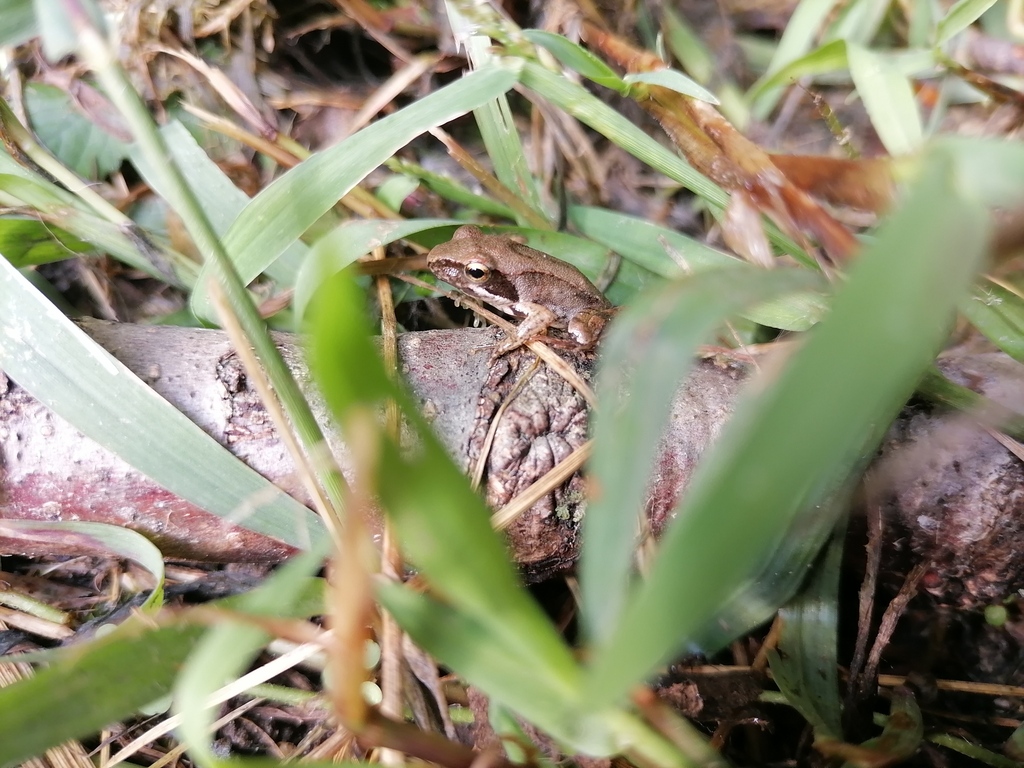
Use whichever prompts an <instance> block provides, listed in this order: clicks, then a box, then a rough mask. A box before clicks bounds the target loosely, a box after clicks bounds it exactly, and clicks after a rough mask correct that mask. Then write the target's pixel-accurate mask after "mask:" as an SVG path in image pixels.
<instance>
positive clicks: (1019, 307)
mask: <svg viewBox="0 0 1024 768" xmlns="http://www.w3.org/2000/svg"><path fill="white" fill-rule="evenodd" d="M960 311H961V312H963V313H964V315H966V316H967V319H968V320H970V321H971V324H972V325H973V326H974V327H975V328H977V329H978V330H979V331H981V332H982V333H983V334H985V338H987V339H988V340H989V341H991V342H992V343H993V344H995V345H996V346H997V347H999V348H1000V349H1001V350H1003V352H1005V353H1006V354H1008V355H1010V356H1011V357H1012V358H1013V359H1014V360H1018V361H1020V362H1022V363H1024V297H1022V296H1021V295H1020V294H1019V293H1016V292H1014V291H1011V290H1010V289H1009V288H1007V287H1006V286H1004V285H1000V284H999V283H995V282H992V281H991V280H984V281H982V283H981V284H980V285H978V286H977V287H975V289H974V293H973V295H972V296H971V297H970V298H967V299H965V300H964V301H963V302H962V303H961V304H960Z"/></svg>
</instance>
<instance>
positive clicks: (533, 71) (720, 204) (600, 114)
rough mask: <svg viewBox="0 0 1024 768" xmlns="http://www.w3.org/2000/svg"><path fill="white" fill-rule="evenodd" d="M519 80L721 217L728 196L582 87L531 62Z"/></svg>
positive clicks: (776, 239) (787, 243) (775, 238)
mask: <svg viewBox="0 0 1024 768" xmlns="http://www.w3.org/2000/svg"><path fill="white" fill-rule="evenodd" d="M520 80H521V82H522V84H523V85H524V86H525V87H527V88H529V89H531V90H533V91H536V92H537V93H538V94H540V95H541V96H543V97H544V98H545V99H547V100H548V101H550V102H551V103H553V104H554V105H556V106H557V107H559V108H560V109H562V110H564V111H565V112H567V113H568V114H570V115H572V116H573V117H575V118H576V119H577V120H579V121H580V122H582V123H584V124H586V125H588V126H590V127H591V128H593V129H594V130H595V131H597V132H598V133H600V134H601V135H602V136H604V137H606V138H607V139H608V140H609V141H611V142H614V143H615V144H617V145H618V146H620V147H622V148H623V149H625V150H626V151H627V152H629V153H630V154H631V155H633V156H635V157H637V158H638V159H640V160H642V161H644V162H645V163H647V164H648V165H650V166H651V167H652V168H654V169H655V170H657V171H660V172H661V173H664V174H665V175H666V176H668V177H669V178H670V179H673V180H674V181H677V182H679V183H680V184H682V185H683V186H684V187H686V188H687V189H689V190H691V191H692V192H694V193H695V194H696V195H698V196H700V197H702V198H703V199H705V200H707V201H708V202H709V203H710V204H711V206H712V207H713V209H714V210H715V213H716V215H719V216H721V212H722V211H724V210H725V208H726V206H727V205H728V204H729V196H728V195H727V194H726V193H725V191H724V190H723V189H722V188H721V187H719V186H718V185H717V184H715V183H714V182H712V181H711V180H710V179H708V178H707V177H705V176H704V175H702V174H701V173H699V172H698V171H697V170H696V169H695V168H693V166H691V165H690V164H689V163H687V162H686V161H685V160H683V159H682V158H681V157H679V156H678V155H676V154H673V152H672V151H671V150H669V149H668V148H666V147H664V146H662V145H661V144H659V143H658V142H657V141H655V140H654V139H653V138H651V137H650V136H648V135H647V134H646V133H644V131H643V130H642V129H641V128H640V127H639V126H637V125H636V124H634V123H633V122H631V121H630V120H629V119H627V118H626V117H624V116H623V115H621V114H620V113H618V112H616V111H615V110H614V109H612V107H610V106H609V105H608V104H605V103H604V102H603V101H601V100H600V99H599V98H597V97H596V96H594V95H593V94H592V93H590V92H589V91H587V89H586V88H584V87H583V86H581V85H579V84H577V83H573V82H571V81H570V80H568V79H567V78H565V77H562V76H560V75H557V74H555V73H554V72H550V71H549V70H547V69H544V68H543V67H541V66H540V65H538V64H534V63H532V62H526V63H525V64H524V65H523V69H522V71H521V72H520ZM766 231H767V232H768V237H769V239H770V240H771V241H772V243H774V244H775V245H777V246H778V247H779V248H781V249H782V250H783V251H785V252H786V253H790V254H793V255H794V256H796V257H797V258H799V259H801V260H803V261H805V262H806V263H813V262H812V259H811V258H810V257H809V256H808V255H807V254H806V253H804V250H803V249H802V248H800V246H798V245H797V244H796V243H795V242H793V240H792V238H789V237H786V236H785V235H783V234H782V233H781V232H780V231H779V229H778V227H776V226H775V225H774V224H771V223H769V224H768V226H767V228H766Z"/></svg>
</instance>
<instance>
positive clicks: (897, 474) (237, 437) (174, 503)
mask: <svg viewBox="0 0 1024 768" xmlns="http://www.w3.org/2000/svg"><path fill="white" fill-rule="evenodd" d="M84 327H85V329H86V330H87V332H88V333H89V334H90V335H91V336H92V337H93V338H94V339H96V340H97V341H98V342H99V343H100V344H101V345H102V346H104V347H105V348H106V349H108V350H109V351H110V352H111V353H112V354H114V356H115V357H117V358H118V359H119V360H121V361H122V362H123V363H124V364H125V365H127V366H128V367H129V368H130V369H132V370H133V371H135V372H136V373H137V374H138V375H139V376H140V377H142V378H143V379H144V380H145V381H147V383H149V384H150V386H152V387H153V388H154V389H155V390H156V391H157V392H159V393H160V394H161V395H162V396H163V397H164V398H166V399H167V400H168V401H169V402H171V403H172V404H173V405H175V407H177V408H179V409H180V410H181V411H183V412H184V413H185V414H186V415H188V416H189V417H190V418H191V419H192V420H193V421H195V422H196V423H197V424H198V425H199V426H200V427H202V428H203V429H204V430H205V431H206V432H207V433H209V434H210V435H212V436H213V437H214V438H215V439H217V440H218V441H219V442H221V443H222V444H223V445H225V446H227V447H228V448H229V449H230V450H232V451H233V452H234V453H235V454H236V455H238V456H239V457H241V458H242V459H243V460H244V461H246V462H247V463H248V464H249V465H250V466H252V467H253V468H254V469H256V470H257V471H258V472H260V473H261V474H263V475H264V476H266V477H267V478H269V479H271V480H272V481H273V482H275V483H277V484H278V485H280V486H281V487H283V488H285V489H286V490H287V491H288V492H289V493H292V494H293V495H294V496H296V497H297V498H299V499H302V491H301V489H300V488H299V487H298V485H297V483H296V482H295V481H294V478H293V467H292V464H291V461H290V458H289V457H288V456H287V454H286V453H285V452H284V450H283V448H282V447H281V445H280V442H279V441H278V440H277V437H276V434H275V433H274V430H273V429H272V427H271V426H270V424H269V423H268V421H267V419H266V415H265V413H264V411H263V409H262V407H261V406H260V405H259V403H258V401H257V400H256V398H255V396H254V395H253V394H252V393H251V391H250V390H249V389H248V388H247V387H246V386H245V382H244V373H242V371H241V368H240V366H239V365H238V363H237V361H236V360H234V358H233V356H232V355H231V353H230V349H229V346H228V343H227V341H226V338H225V336H224V334H222V333H221V332H219V331H210V330H195V329H182V328H171V327H140V326H131V325H124V324H111V323H101V322H95V321H90V322H88V323H87V324H85V325H84ZM493 333H494V332H493V331H492V330H480V331H470V330H460V331H435V332H426V333H415V334H405V335H404V336H402V337H401V339H400V358H401V361H402V369H403V374H404V376H405V377H406V379H407V381H408V382H409V385H410V387H411V388H412V390H413V392H414V394H415V396H416V398H417V399H418V402H419V404H420V405H421V407H422V408H423V410H424V412H425V413H427V414H428V415H429V417H430V418H431V420H432V422H433V424H434V426H435V429H436V430H437V432H438V434H439V435H440V437H441V439H442V440H443V442H444V443H445V444H446V445H447V446H448V448H449V450H450V451H451V453H452V455H453V456H454V457H455V459H456V461H457V462H458V463H459V464H460V465H462V466H465V465H466V451H467V446H468V444H469V442H470V439H471V436H472V434H473V432H474V430H475V429H476V424H475V422H476V420H477V418H478V410H479V404H478V398H479V396H480V392H481V387H482V386H483V383H484V382H485V380H487V379H488V377H490V378H492V379H493V378H494V376H495V374H494V371H493V370H492V369H490V368H489V366H488V355H487V354H486V352H481V350H480V348H481V347H483V346H485V345H486V344H488V343H490V342H491V341H492V340H493ZM278 341H279V344H280V345H281V347H282V349H283V350H284V352H285V355H286V359H287V360H288V362H289V365H291V366H292V367H293V369H294V370H296V372H297V374H298V378H299V380H300V382H308V375H307V373H306V371H305V367H304V365H303V363H302V361H301V354H300V351H299V349H298V345H297V341H296V339H295V338H294V337H290V336H288V335H281V336H279V338H278ZM944 367H945V368H946V370H947V372H948V373H951V374H952V375H953V376H954V378H957V379H959V380H960V381H961V382H962V383H965V384H967V385H968V386H971V388H973V389H976V390H977V391H980V392H983V393H986V394H989V395H990V396H992V397H994V398H995V399H997V400H999V401H1000V402H1002V403H1003V404H1004V405H1007V406H1009V407H1011V408H1015V409H1017V410H1021V411H1024V385H1022V382H1024V375H1022V371H1024V368H1022V366H1020V365H1018V364H1016V363H1014V362H1013V361H1011V360H1009V359H1008V358H1006V357H1005V356H1002V355H994V354H990V355H980V356H974V357H970V358H957V359H956V360H948V361H947V362H946V363H945V364H944ZM742 378H743V376H742V371H740V370H739V369H738V368H736V367H732V366H719V365H716V364H715V363H713V362H711V361H701V362H699V363H698V364H697V366H696V368H695V370H694V373H693V374H692V375H691V377H690V378H689V379H688V380H687V381H686V382H685V384H684V385H683V387H681V389H680V392H679V394H678V395H677V398H676V401H675V404H674V407H673V412H672V417H671V420H670V423H669V424H668V425H667V428H666V429H667V431H666V435H665V439H664V444H663V451H662V454H661V456H660V459H659V462H658V465H657V466H656V468H655V473H654V478H653V482H652V486H651V489H650V493H649V498H648V503H647V510H646V511H647V516H648V520H649V521H650V522H651V525H652V528H653V529H654V530H655V531H657V530H658V529H660V528H661V527H662V526H663V525H664V523H665V522H666V518H667V516H668V514H669V513H670V511H671V509H672V508H673V506H674V504H675V502H676V500H677V499H678V497H679V495H680V494H681V493H682V491H683V489H684V488H685V486H686V484H687V482H688V480H689V477H690V475H691V473H692V471H693V468H694V466H695V465H696V462H697V460H698V458H699V456H700V455H701V453H702V452H703V451H704V449H705V448H706V447H707V445H708V444H709V443H710V442H711V440H712V439H713V438H714V436H715V435H716V434H717V433H718V431H719V429H720V428H721V426H722V424H723V423H724V421H725V420H726V418H727V417H728V415H729V413H730V410H731V408H732V404H733V402H734V400H735V397H736V394H737V392H738V390H739V388H740V385H741V381H742ZM545 386H546V385H545ZM311 395H312V397H313V400H314V402H315V403H317V405H316V406H315V408H314V410H315V412H316V413H317V415H318V418H321V419H322V420H323V422H324V423H326V417H324V416H323V414H324V409H323V407H322V405H319V400H318V398H317V397H316V395H315V393H311ZM546 396H547V394H545V395H544V397H546ZM520 421H522V422H524V423H525V424H526V426H525V427H524V426H523V424H520V425H518V426H517V429H519V430H522V429H524V428H525V429H526V430H527V431H528V432H530V431H532V434H531V436H530V439H529V440H522V439H520V442H521V443H524V445H525V444H528V445H525V447H524V449H523V450H524V454H523V456H522V457H519V458H521V461H520V463H517V464H515V466H516V467H517V469H516V471H519V469H518V467H520V466H524V465H525V466H528V467H530V468H531V470H532V471H540V470H542V469H543V467H540V469H538V468H537V467H536V466H535V465H537V464H538V463H540V464H543V461H545V460H548V458H545V457H549V455H556V454H558V452H559V446H561V445H562V444H563V443H565V442H566V439H567V438H566V437H565V435H564V434H563V433H560V432H558V430H559V429H561V427H559V426H558V425H556V424H548V423H543V424H537V423H536V422H537V421H538V420H537V418H536V415H535V414H532V415H531V414H527V415H525V416H522V417H521V419H520ZM540 421H551V419H540ZM517 435H518V436H519V437H520V438H521V437H522V435H521V434H520V433H519V432H517V433H515V434H514V435H513V438H515V437H516V436H517ZM512 442H513V443H514V442H515V440H514V439H513V440H512ZM569 442H570V443H571V440H570V441H569ZM537 445H540V446H541V447H542V448H543V450H541V451H539V453H538V452H536V451H534V452H533V453H528V452H527V450H528V449H531V450H532V449H533V448H536V446H537ZM570 447H571V446H570ZM538 456H539V457H540V458H538ZM877 466H879V467H882V468H884V470H885V472H884V473H885V476H886V477H889V478H891V482H890V483H889V485H888V486H887V487H888V494H887V496H886V509H885V511H886V522H887V524H888V525H889V526H890V531H889V536H888V537H887V538H889V540H890V541H891V542H895V544H893V546H896V544H900V545H902V551H904V552H910V553H912V556H913V557H914V558H915V559H920V558H922V557H923V558H927V559H928V560H929V561H931V562H934V563H935V573H934V574H933V575H932V578H930V579H929V580H928V585H929V588H930V589H931V590H932V591H933V592H934V593H937V594H939V595H940V596H941V595H953V598H952V599H954V600H955V601H957V602H960V603H961V604H970V603H971V602H972V601H983V600H989V599H992V597H993V596H994V595H996V594H1003V595H1005V594H1008V593H1009V591H1012V590H1014V589H1017V588H1019V587H1021V586H1024V581H1022V579H1024V561H1022V558H1024V548H1022V547H1019V546H1017V543H1018V542H1019V541H1020V539H1021V534H1022V533H1024V467H1022V463H1021V461H1020V460H1019V459H1017V458H1016V457H1014V456H1013V455H1012V454H1011V453H1010V452H1009V451H1007V450H1006V449H1005V448H1004V447H1003V446H1001V445H1000V444H999V443H997V442H996V441H995V439H994V438H993V437H992V436H991V435H990V434H988V433H987V432H985V431H984V430H982V429H981V428H979V427H977V426H975V425H973V424H972V423H970V422H969V421H968V420H967V419H965V417H963V416H955V415H949V414H945V413H936V412H933V409H931V408H928V407H926V406H912V407H908V408H907V409H905V411H904V413H903V415H902V416H901V418H900V419H899V420H898V421H897V423H896V424H895V425H894V427H893V429H892V431H891V432H890V436H889V438H888V439H887V441H886V443H885V445H884V446H883V450H882V452H881V455H880V464H878V465H877ZM908 467H909V468H911V469H909V470H908ZM574 503H575V502H573V501H572V500H571V499H569V500H568V501H566V502H565V504H561V505H560V506H559V512H560V514H554V512H553V505H549V506H548V507H546V508H540V509H538V508H535V510H534V512H532V513H531V514H530V515H528V516H527V517H526V519H524V520H523V521H522V522H521V523H520V524H518V525H517V527H516V528H514V529H512V530H511V531H510V533H509V536H510V546H511V548H512V550H513V552H514V553H515V555H516V556H517V559H519V561H520V563H521V564H522V565H523V567H524V568H525V569H526V571H527V573H528V575H529V576H531V577H534V578H542V577H543V576H545V575H548V574H549V573H550V572H552V571H553V570H557V569H559V568H563V567H565V565H567V564H569V563H571V562H572V560H573V558H574V556H575V553H576V552H577V550H578V535H577V534H578V526H579V518H580V517H581V516H580V515H579V514H577V513H576V512H577V510H576V509H575V507H574V506H573V505H574ZM566 504H567V505H569V508H568V514H565V512H566V509H565V505H566ZM540 506H541V507H543V505H540ZM0 517H4V518H8V519H34V520H59V519H75V520H95V521H102V522H108V523H113V524H116V525H124V526H127V527H131V528H134V529H136V530H139V531H141V532H143V533H145V534H146V535H147V536H149V537H151V538H152V539H153V540H154V541H155V542H156V543H157V545H158V546H160V547H161V548H162V550H163V551H164V552H165V553H166V554H167V555H168V556H174V557H186V558H193V559H204V560H213V561H253V562H256V561H263V562H266V561H276V560H279V559H282V558H284V557H286V556H287V555H288V554H289V553H290V552H291V550H290V549H289V547H287V546H286V545H283V544H281V543H280V542H277V541H275V540H273V539H269V538H267V537H264V536H260V535H258V534H254V533H249V532H246V531H244V530H242V529H239V528H236V527H232V526H230V525H228V524H226V523H224V522H223V521H221V520H220V519H219V518H216V517H214V516H212V515H210V514H208V513H206V512H203V511H202V510H200V509H197V508H196V507H194V506H192V505H190V504H188V503H187V502H184V501H182V500H181V499H178V498H176V497H174V496H173V495H171V494H169V493H168V492H166V491H165V490H163V489H161V488H160V487H159V486H157V485H156V484H154V483H153V482H151V481H150V480H148V479H147V478H145V477H143V476H141V475H140V474H138V473H137V472H135V471H134V470H132V469H131V468H130V467H128V466H127V465H126V464H125V463H124V462H122V461H121V460H120V459H118V458H117V457H116V456H113V455H111V454H109V453H108V452H107V451H105V450H104V449H102V448H101V447H99V446H97V445H96V444H95V443H93V442H92V441H90V440H88V439H86V438H84V437H83V436H82V435H80V434H79V433H78V432H77V431H75V430H74V429H73V428H71V427H70V426H69V425H68V424H67V423H66V422H64V421H63V420H62V419H60V418H58V417H56V416H54V415H53V414H52V413H51V412H50V411H48V410H47V409H46V408H45V406H44V405H42V404H40V403H39V402H37V401H35V400H34V399H33V398H32V397H30V396H29V395H28V394H27V393H26V392H24V391H23V390H21V389H20V388H19V387H18V386H17V385H16V383H14V382H10V381H5V380H4V379H3V378H2V375H0ZM552 542H554V543H552ZM896 548H897V549H899V548H900V547H896ZM19 549H21V550H23V549H24V544H19V543H17V542H13V541H10V540H4V539H2V538H0V552H12V551H19ZM1017 551H1021V553H1022V554H1021V555H1020V556H1018V555H1017Z"/></svg>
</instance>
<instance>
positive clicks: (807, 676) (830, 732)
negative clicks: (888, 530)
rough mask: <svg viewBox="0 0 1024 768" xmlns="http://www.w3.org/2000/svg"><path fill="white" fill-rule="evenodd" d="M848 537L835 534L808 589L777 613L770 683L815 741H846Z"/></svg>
mask: <svg viewBox="0 0 1024 768" xmlns="http://www.w3.org/2000/svg"><path fill="white" fill-rule="evenodd" d="M844 531H845V526H841V527H839V528H838V529H837V530H836V532H835V534H834V535H833V536H832V540H831V542H830V543H829V546H828V549H827V550H826V551H825V556H824V557H823V558H822V559H821V561H820V562H819V563H817V565H816V566H815V567H814V571H813V573H812V575H811V578H810V580H809V581H808V583H807V584H806V586H805V587H804V589H803V590H801V592H800V594H799V595H797V596H796V597H795V598H794V599H793V600H791V601H790V602H789V603H788V604H787V605H785V606H784V607H783V608H782V609H781V610H780V611H779V617H780V618H781V619H782V634H781V635H780V637H779V645H778V650H771V651H769V652H768V659H769V663H770V664H771V670H772V677H773V678H774V679H775V682H776V684H777V685H778V686H779V690H781V691H782V693H783V695H784V696H785V697H786V698H787V699H788V700H789V703H790V704H792V705H793V706H794V707H796V709H797V710H798V711H799V712H800V714H801V715H803V716H804V719H805V720H807V722H808V723H810V724H811V726H812V727H813V728H814V740H815V741H821V740H826V739H832V740H841V739H842V737H843V730H842V721H841V717H842V705H841V703H840V701H839V675H838V669H839V667H838V658H837V652H838V649H837V645H836V643H837V636H838V630H839V613H838V610H837V608H838V603H839V572H840V566H841V565H842V560H843V541H844Z"/></svg>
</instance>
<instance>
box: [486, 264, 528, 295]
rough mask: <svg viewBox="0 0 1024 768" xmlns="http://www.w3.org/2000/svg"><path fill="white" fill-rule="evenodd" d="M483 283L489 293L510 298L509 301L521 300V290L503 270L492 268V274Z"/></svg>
mask: <svg viewBox="0 0 1024 768" xmlns="http://www.w3.org/2000/svg"><path fill="white" fill-rule="evenodd" d="M482 285H483V286H484V287H485V288H486V289H487V292H488V293H491V294H494V295H495V296H500V297H501V298H503V299H508V300H509V301H519V291H517V290H516V287H515V286H514V285H513V284H512V282H511V281H510V280H509V279H508V278H507V277H505V275H503V274H502V273H501V272H498V271H495V270H491V276H490V277H489V278H488V279H487V280H485V281H484V282H483V283H482Z"/></svg>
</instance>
